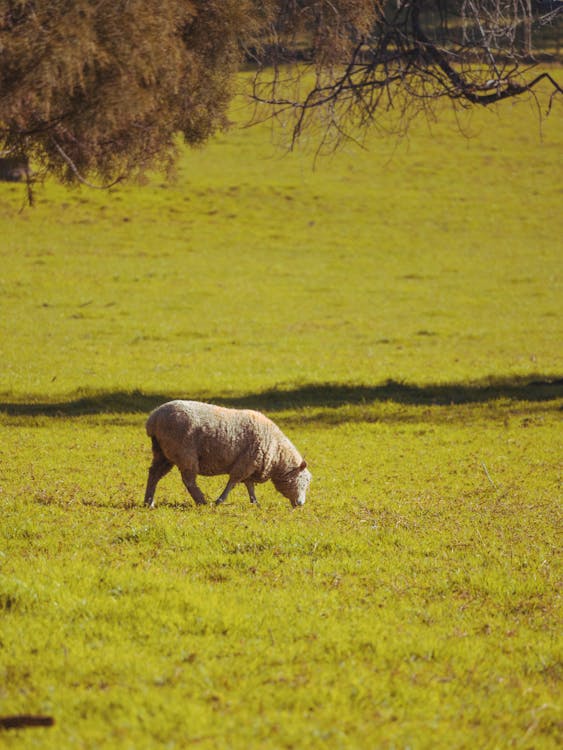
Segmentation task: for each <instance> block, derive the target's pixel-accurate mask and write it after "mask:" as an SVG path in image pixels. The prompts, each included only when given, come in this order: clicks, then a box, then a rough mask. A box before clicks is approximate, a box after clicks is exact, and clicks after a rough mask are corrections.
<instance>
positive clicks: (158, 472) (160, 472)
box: [145, 451, 174, 508]
mask: <svg viewBox="0 0 563 750" xmlns="http://www.w3.org/2000/svg"><path fill="white" fill-rule="evenodd" d="M173 465H174V464H172V463H170V461H169V460H168V459H167V458H166V457H165V455H164V454H163V453H162V452H161V451H154V457H153V461H152V464H151V467H150V469H149V476H148V479H147V488H146V490H145V505H147V506H148V507H149V508H154V493H155V490H156V485H157V484H158V483H159V481H160V480H161V479H162V477H163V476H164V475H165V474H168V472H169V471H170V469H171V468H172V466H173Z"/></svg>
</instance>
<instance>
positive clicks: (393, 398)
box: [0, 375, 563, 417]
mask: <svg viewBox="0 0 563 750" xmlns="http://www.w3.org/2000/svg"><path fill="white" fill-rule="evenodd" d="M179 397H181V398H191V399H194V400H200V401H208V402H211V403H215V404H218V405H221V406H230V407H236V408H241V409H242V408H244V409H258V410H261V411H285V410H289V409H301V408H304V407H319V408H331V409H335V408H338V407H340V406H345V405H357V404H366V405H368V404H373V403H376V402H390V403H396V404H406V405H411V406H457V405H461V404H482V403H487V402H490V401H496V400H499V399H508V400H510V401H524V402H546V401H554V400H556V399H560V398H563V378H562V377H559V376H549V375H536V376H528V377H506V378H502V377H500V378H493V377H491V378H486V379H483V380H479V381H475V382H469V383H445V384H436V385H432V384H429V385H423V386H418V385H413V384H409V383H403V382H398V381H394V380H388V381H386V382H385V383H382V384H380V385H347V384H341V383H307V384H304V385H301V386H297V387H295V388H271V389H268V390H265V391H261V392H258V393H246V394H240V395H232V396H231V395H229V396H224V395H223V396H219V395H218V396H214V395H213V394H211V393H205V392H202V393H197V394H196V393H191V394H183V395H182V396H180V395H178V394H172V393H160V394H157V393H143V392H142V391H129V392H127V391H114V392H112V391H103V392H99V393H92V394H84V395H80V394H79V395H77V396H76V397H75V398H72V397H69V398H68V399H67V400H59V401H37V400H36V399H35V398H29V400H28V401H22V400H19V399H18V400H14V401H8V400H4V401H0V412H3V413H4V414H7V415H9V416H47V417H75V416H84V415H89V414H137V413H139V414H141V413H148V412H150V411H151V410H152V409H154V408H156V407H157V406H159V405H160V404H162V403H164V402H165V401H170V400H172V399H173V398H179Z"/></svg>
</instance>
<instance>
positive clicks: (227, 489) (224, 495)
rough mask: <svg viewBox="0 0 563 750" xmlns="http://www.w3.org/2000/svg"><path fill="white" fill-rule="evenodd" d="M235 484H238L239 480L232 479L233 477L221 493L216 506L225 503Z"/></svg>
mask: <svg viewBox="0 0 563 750" xmlns="http://www.w3.org/2000/svg"><path fill="white" fill-rule="evenodd" d="M235 484H238V482H237V480H236V479H232V477H229V481H228V482H227V484H226V485H225V489H224V490H223V492H221V494H220V495H219V497H218V498H217V500H215V505H221V503H224V502H225V500H226V499H227V497H228V495H229V492H230V491H231V490H232V489H233V487H234V486H235Z"/></svg>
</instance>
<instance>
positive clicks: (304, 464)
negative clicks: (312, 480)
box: [299, 459, 307, 471]
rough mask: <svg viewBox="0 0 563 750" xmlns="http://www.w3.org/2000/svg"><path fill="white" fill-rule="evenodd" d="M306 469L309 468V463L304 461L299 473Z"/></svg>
mask: <svg viewBox="0 0 563 750" xmlns="http://www.w3.org/2000/svg"><path fill="white" fill-rule="evenodd" d="M306 468H307V461H305V459H303V461H302V462H301V466H300V467H299V471H303V469H306Z"/></svg>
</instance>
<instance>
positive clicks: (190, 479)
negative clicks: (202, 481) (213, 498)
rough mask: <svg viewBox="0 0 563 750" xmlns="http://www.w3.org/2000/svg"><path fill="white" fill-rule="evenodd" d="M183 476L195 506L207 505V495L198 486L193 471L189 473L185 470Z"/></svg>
mask: <svg viewBox="0 0 563 750" xmlns="http://www.w3.org/2000/svg"><path fill="white" fill-rule="evenodd" d="M181 474H182V481H183V482H184V484H185V485H186V489H187V490H188V492H189V493H190V495H191V496H192V497H193V499H194V502H195V504H196V505H207V500H206V499H205V495H204V494H203V492H202V491H201V490H200V489H199V487H198V486H197V482H196V478H195V474H193V473H192V472H191V471H188V470H187V469H183V470H182V472H181Z"/></svg>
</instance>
